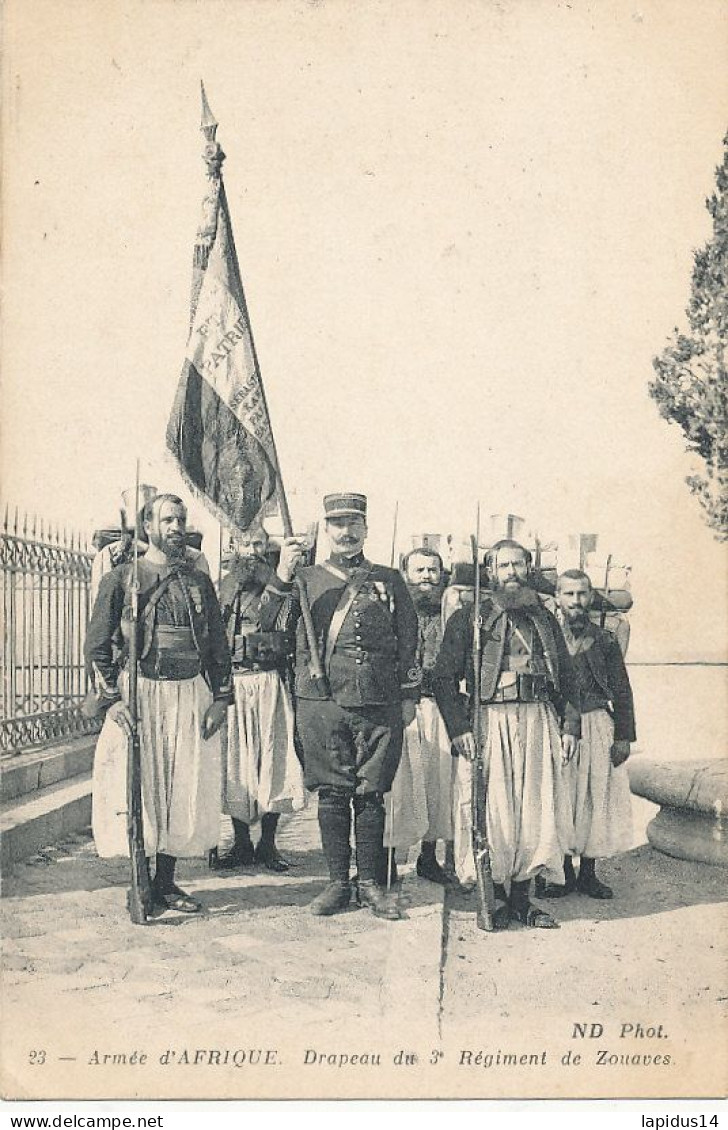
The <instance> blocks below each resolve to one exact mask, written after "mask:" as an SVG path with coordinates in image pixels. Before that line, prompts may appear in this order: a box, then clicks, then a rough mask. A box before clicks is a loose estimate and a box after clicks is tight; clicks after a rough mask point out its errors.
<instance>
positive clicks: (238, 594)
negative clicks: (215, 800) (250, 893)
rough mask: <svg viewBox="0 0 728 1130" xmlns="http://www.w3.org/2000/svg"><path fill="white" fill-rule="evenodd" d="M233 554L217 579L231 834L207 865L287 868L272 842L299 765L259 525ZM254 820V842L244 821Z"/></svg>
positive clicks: (296, 796)
mask: <svg viewBox="0 0 728 1130" xmlns="http://www.w3.org/2000/svg"><path fill="white" fill-rule="evenodd" d="M237 548H238V556H237V557H236V558H234V559H233V561H232V562H231V566H230V570H229V572H228V573H227V574H226V576H225V577H224V578H223V580H222V584H221V586H220V604H221V607H222V615H223V620H224V622H225V625H226V628H227V635H228V643H229V645H230V650H231V652H232V657H233V691H234V703H233V709H232V710H231V711H230V713H229V716H228V725H227V732H225V731H223V761H222V770H223V789H222V800H223V803H222V809H223V812H224V813H225V814H226V815H228V816H230V817H231V818H232V822H233V830H234V833H235V841H234V843H233V846H232V848H231V850H230V851H229V852H228V854H227V855H224V856H221V857H220V858H219V859H218V860H217V862H216V863H213V866H215V867H217V868H218V869H220V870H223V871H226V870H231V869H234V868H237V867H247V866H250V865H251V864H252V863H254V862H255V863H262V864H263V865H264V866H265V867H267V868H268V870H269V871H287V870H288V863H287V861H286V860H285V859H284V858H283V857H282V856H281V854H280V853H279V851H278V849H277V848H276V843H275V834H276V827H277V825H278V821H279V819H280V814H281V813H282V812H296V811H298V810H299V809H301V808H303V805H304V799H305V797H304V790H303V776H302V773H301V766H300V763H299V760H298V758H297V756H296V751H295V747H294V744H293V728H294V723H293V708H292V706H291V699H290V695H289V693H288V689H287V687H286V685H285V675H286V667H287V663H288V636H287V635H286V633H285V632H282V631H277V630H273V631H266V632H262V631H261V627H260V607H261V605H260V599H261V596H262V593H263V590H264V589H265V586H266V584H267V583H268V581H269V580H270V579H271V577H272V575H273V570H272V568H271V566H270V565H269V564H268V561H267V559H266V551H267V549H268V534H267V533H266V531H265V530H264V529H263V528H262V527H260V526H259V527H257V528H255V529H250V530H248V531H247V532H246V533H245V534H243V535H242V537H241V538H240V540H239V543H238V547H237ZM258 821H260V825H261V835H260V841H259V842H258V845H257V847H255V848H253V844H252V841H251V839H250V825H251V824H255V823H257V822H258Z"/></svg>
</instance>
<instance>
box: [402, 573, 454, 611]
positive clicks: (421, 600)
mask: <svg viewBox="0 0 728 1130" xmlns="http://www.w3.org/2000/svg"><path fill="white" fill-rule="evenodd" d="M407 588H408V590H409V594H410V596H411V597H412V603H413V604H414V606H415V608H416V609H417V611H418V612H439V611H440V607H441V605H442V594H443V591H444V589H445V585H444V583H443V582H442V581H441V582H440V583H439V584H437V585H430V587H429V589H424V590H423V589H421V588H420V586H419V585H411V584H409V583H408V584H407Z"/></svg>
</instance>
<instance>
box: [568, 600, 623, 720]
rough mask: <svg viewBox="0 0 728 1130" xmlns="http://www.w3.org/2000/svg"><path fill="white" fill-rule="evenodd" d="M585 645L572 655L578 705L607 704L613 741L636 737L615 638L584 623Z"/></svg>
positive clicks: (582, 707) (584, 707)
mask: <svg viewBox="0 0 728 1130" xmlns="http://www.w3.org/2000/svg"><path fill="white" fill-rule="evenodd" d="M578 638H579V639H580V640H584V641H585V644H586V646H584V647H583V649H582V650H580V651H579V652H577V654H575V655H572V657H571V661H572V663H573V664H574V669H575V672H576V680H577V686H578V695H579V708H580V710H581V711H582V713H585V712H586V710H597V709H600V708H604V707H607V706H610V707H611V714H612V717H613V718H614V740H615V742H619V741H626V742H633V741H635V739H636V736H637V735H636V732H635V721H634V700H633V697H632V688H631V686H630V682H629V675H628V674H627V668H626V667H625V665H624V659H623V658H622V651H621V648H620V646H619V644H618V643H617V640H616V639H615V638H614V636H613V635H611V633H610V632H607V631H605V630H604V629H603V628H600V627H598V626H597V625H596V624H592V623H588V624H587V625H586V628H585V630H584V633H583V635H581V636H579V637H578Z"/></svg>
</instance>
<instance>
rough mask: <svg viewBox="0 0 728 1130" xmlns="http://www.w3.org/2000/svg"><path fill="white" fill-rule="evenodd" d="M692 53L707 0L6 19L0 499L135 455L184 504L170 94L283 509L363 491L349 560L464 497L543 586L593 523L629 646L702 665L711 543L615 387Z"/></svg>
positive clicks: (689, 217) (706, 61) (677, 299)
mask: <svg viewBox="0 0 728 1130" xmlns="http://www.w3.org/2000/svg"><path fill="white" fill-rule="evenodd" d="M727 47H728V16H727V15H726V11H725V6H724V5H723V4H721V3H718V2H715V3H714V2H712V0H703V2H701V4H700V6H699V17H698V15H697V14H696V8H695V6H694V5H693V4H692V3H689V2H687V0H684V2H683V0H650V2H647V3H637V2H626V0H613V2H610V3H609V4H602V3H599V4H597V3H594V4H592V3H586V2H579V0H574V2H572V3H558V2H548V3H547V2H544V0H514V2H508V0H503V2H478V0H462V3H459V4H452V3H439V2H434V0H419V2H417V3H414V2H410V0H401V2H398V3H396V4H395V3H392V2H391V0H390V2H389V3H383V2H377V0H373V2H367V0H365V2H357V3H350V2H347V0H318V2H313V0H312V2H310V3H296V2H290V0H280V2H278V3H273V0H247V2H246V3H245V4H240V3H234V2H233V3H230V2H226V0H197V2H193V0H185V2H174V0H147V2H145V3H138V2H135V0H119V2H115V3H108V4H107V3H104V2H103V0H100V2H91V0H74V2H73V3H69V4H67V5H64V8H63V19H62V20H59V18H58V6H57V4H55V3H49V2H46V0H23V2H22V3H21V2H20V0H9V2H8V3H7V4H6V6H5V27H4V51H5V67H4V84H5V89H4V94H5V98H4V110H3V113H4V121H3V157H4V184H3V246H4V261H3V311H4V318H3V321H4V329H3V343H2V354H3V356H2V360H3V367H2V368H3V379H2V393H1V395H2V448H1V451H2V455H1V458H2V483H3V489H2V493H3V498H4V499H5V500H7V501H8V502H9V503H10V505H11V507H12V506H15V505H18V506H19V507H20V509H21V510H23V509H27V510H29V511H31V512H33V513H37V514H38V515H39V516H40V515H42V516H43V517H44V519H45V520H46V521H48V520H52V521H53V522H58V523H60V525H61V526H64V525H65V526H72V525H73V526H76V527H77V528H80V529H82V530H84V531H88V532H89V533H90V531H91V530H92V529H93V528H94V527H95V526H101V525H109V524H114V523H115V522H116V521H117V520H118V517H117V516H118V507H119V495H120V492H121V490H122V489H124V488H126V487H128V486H130V485H131V484H132V483H133V478H134V468H135V461H136V459H137V457H138V458H139V459H140V462H141V473H142V478H143V479H146V480H147V481H151V482H153V483H155V484H156V485H157V486H159V487H165V488H169V489H176V490H181V492H182V493H184V491H183V490H182V482H181V479H180V478H179V476H178V474H177V472H176V469H175V467H174V466H173V465H172V464H171V463H170V462H169V461H168V460H167V458H166V456H165V452H164V431H165V426H166V421H167V417H168V415H169V411H170V408H171V403H172V398H173V395H174V390H175V386H176V383H177V379H178V376H179V372H180V369H181V365H182V360H183V357H184V349H185V343H186V335H187V331H188V313H189V310H188V303H189V286H190V277H191V271H190V268H191V255H192V245H193V241H194V233H195V228H196V224H197V220H198V212H199V206H200V201H201V198H202V193H203V190H204V166H203V162H202V160H201V151H202V138H201V135H200V133H199V117H200V104H199V81H200V79H201V78H204V80H205V84H206V88H207V93H208V97H209V101H210V104H211V106H212V109H213V111H214V113H215V115H216V116H217V118H218V120H219V123H220V125H219V131H218V140H219V141H220V143H221V144H222V147H223V149H224V151H225V153H226V154H227V160H226V162H225V165H224V175H225V183H226V190H227V194H228V199H229V203H230V211H231V215H232V221H233V226H234V231H235V236H236V241H237V248H238V255H239V259H240V263H241V269H242V274H243V282H244V285H245V289H246V296H247V301H248V306H249V310H250V315H251V321H252V328H253V334H254V337H255V342H256V346H257V352H258V355H259V359H260V363H261V369H262V374H263V381H264V384H265V388H266V393H267V397H268V401H269V405H270V409H271V416H272V422H273V428H274V432H275V435H276V440H277V445H278V450H279V455H280V460H281V466H282V469H283V474H284V479H285V482H286V486H287V490H288V493H289V496H290V503H291V509H292V511H293V517H294V522H295V523H296V524H297V525H299V526H300V527H301V528H303V527H305V525H306V524H307V523H308V522H310V521H312V520H314V519H316V518H317V517H318V516H319V510H320V498H321V495H322V494H323V493H325V492H328V491H330V490H337V489H353V490H362V491H364V492H365V493H367V494H368V495H369V499H370V529H371V535H370V542H369V544H368V547H367V548H368V551H369V553H370V556H373V557H375V558H376V557H379V559H383V560H388V558H389V552H390V540H391V532H392V516H393V512H394V506H395V502H398V503H399V531H400V544H401V545H402V547H403V548H404V547H405V546H406V545H407V543H408V535H409V534H414V533H418V532H423V531H429V532H453V533H454V534H455V535H456V536H463V535H465V534H467V533H469V532H470V531H471V529H472V527H473V523H474V512H475V504H476V500H477V499H480V502H481V507H482V510H483V513H484V515H486V516H487V515H490V514H492V513H504V512H509V511H510V512H513V513H516V514H518V515H521V516H523V517H524V518H525V519H526V524H527V528H528V529H530V530H535V531H538V532H539V533H540V535H541V536H542V537H543V538H544V539H545V540H554V539H555V540H557V541H558V542H559V545H560V547H562V548H561V553H560V562H561V563H562V564H564V565H568V564H571V563H573V562H572V561H571V560H567V558H568V556H569V551H568V548H567V547H568V535H569V534H570V533H571V534H573V533H575V532H589V533H591V532H597V533H598V534H599V547H598V552H597V555H596V557H595V559H594V565H595V569H597V570H598V569H600V568H601V565H600V562H601V561H602V560H603V558H604V556H605V555H606V554H607V553H611V554H612V557H613V560H614V561H615V562H616V563H618V564H629V565H630V566H631V581H632V588H633V593H634V598H635V607H634V611H633V613H632V622H633V642H632V647H631V652H630V655H631V658H634V659H682V658H696V657H702V658H711V659H716V658H721V657H724V652H725V635H726V632H725V629H726V621H727V619H728V615H727V613H728V608H727V598H726V593H727V591H728V586H726V567H725V566H726V555H725V546H721V545H719V544H718V543H717V542H716V541H715V539H714V538H713V536H712V534H711V533H710V531H709V530H708V529H707V528H706V526H705V525H704V523H703V520H702V517H701V515H700V513H699V510H698V507H697V503H696V502H695V500H694V499H693V498H692V497H691V496H690V494H689V492H688V490H687V488H686V487H685V485H684V483H683V479H684V476H685V475H686V474H687V473H689V471H690V470H691V469H692V464H691V462H690V460H689V458H688V457H687V456H686V455H685V453H684V451H683V443H682V439H681V434H680V433H679V432H678V431H677V429H676V428H674V427H669V426H668V425H667V424H666V423H665V422H664V421H663V420H661V419H660V417H659V415H658V413H657V410H656V407H655V405H654V403H653V402H652V401H651V400H650V399H649V397H648V395H647V384H648V382H649V380H650V379H651V376H652V367H651V362H652V358H653V356H654V355H655V354H656V353H659V352H660V350H661V349H662V348H663V346H664V344H665V342H666V340H667V338H668V336H669V334H670V332H671V331H672V329H673V327H674V326H676V325H681V324H683V323H684V307H685V305H686V302H687V299H688V296H689V286H690V273H691V264H692V254H693V251H694V249H695V248H697V247H699V246H700V245H701V244H702V243H703V242H705V240H706V239H707V238H708V237H709V235H710V231H711V221H710V217H709V215H708V213H707V211H706V210H705V203H704V202H705V198H706V196H708V195H709V194H710V193H711V191H712V190H713V186H714V171H715V166H716V165H717V164H718V163H719V161H720V160H721V155H722V136H723V134H724V132H725V127H726V122H727V120H728V119H727V116H726V108H727V105H728V78H727V77H726V76H727V73H726V68H725V58H726V48H727ZM191 518H192V520H193V521H194V522H195V523H196V524H197V525H199V526H200V527H202V528H203V529H204V531H205V537H206V545H208V546H209V547H210V550H211V552H210V556H211V557H212V556H214V548H215V546H216V543H217V534H216V527H215V524H214V522H212V521H211V519H210V518H209V517H208V516H207V515H206V513H205V512H204V510H202V509H201V508H200V507H199V506H198V505H196V504H193V505H192V507H191ZM486 520H487V519H486Z"/></svg>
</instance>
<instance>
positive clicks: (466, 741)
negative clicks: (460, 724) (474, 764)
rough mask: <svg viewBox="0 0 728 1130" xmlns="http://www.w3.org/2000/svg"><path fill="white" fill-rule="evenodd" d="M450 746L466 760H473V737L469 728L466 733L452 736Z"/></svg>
mask: <svg viewBox="0 0 728 1130" xmlns="http://www.w3.org/2000/svg"><path fill="white" fill-rule="evenodd" d="M452 748H453V749H454V750H455V752H456V754H457V755H458V757H464V758H465V759H466V760H467V761H475V752H476V751H475V738H474V737H473V735H472V733H471V732H470V730H468V732H467V733H466V734H459V735H458V737H457V738H453V740H452Z"/></svg>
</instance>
